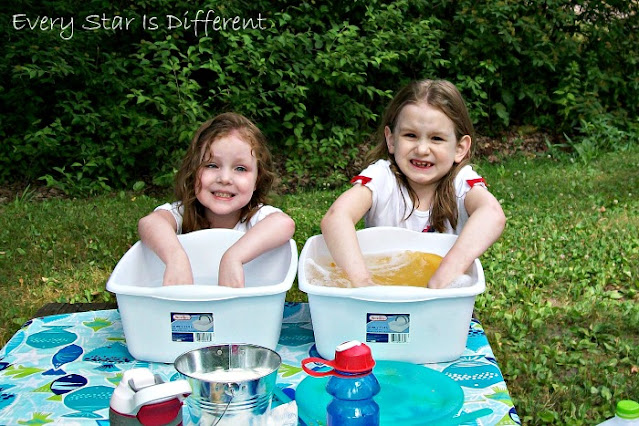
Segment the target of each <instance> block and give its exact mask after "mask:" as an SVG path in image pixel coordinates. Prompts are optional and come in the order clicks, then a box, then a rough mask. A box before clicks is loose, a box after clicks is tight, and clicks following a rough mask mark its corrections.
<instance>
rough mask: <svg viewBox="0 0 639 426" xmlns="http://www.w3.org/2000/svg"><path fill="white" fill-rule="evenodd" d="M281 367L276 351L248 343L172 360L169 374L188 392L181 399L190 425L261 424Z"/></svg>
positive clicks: (205, 350)
mask: <svg viewBox="0 0 639 426" xmlns="http://www.w3.org/2000/svg"><path fill="white" fill-rule="evenodd" d="M281 363H282V359H281V358H280V356H279V355H278V354H277V352H275V351H273V350H271V349H268V348H264V347H262V346H257V345H248V344H226V345H215V346H209V347H206V348H201V349H195V350H192V351H189V352H186V353H184V354H182V355H180V356H178V357H177V359H176V360H175V363H174V366H175V369H176V370H177V371H178V372H179V373H180V374H181V375H182V376H183V377H184V378H185V379H186V380H187V381H188V382H189V384H190V385H191V389H192V391H193V392H192V393H191V395H190V396H189V397H188V398H186V404H187V406H188V408H189V412H190V417H191V422H192V423H195V424H198V425H206V426H212V425H219V426H222V425H234V426H235V425H246V426H258V425H263V424H266V420H267V415H268V410H269V408H270V405H271V399H272V397H273V388H274V387H275V381H276V379H277V370H278V369H279V367H280V364H281Z"/></svg>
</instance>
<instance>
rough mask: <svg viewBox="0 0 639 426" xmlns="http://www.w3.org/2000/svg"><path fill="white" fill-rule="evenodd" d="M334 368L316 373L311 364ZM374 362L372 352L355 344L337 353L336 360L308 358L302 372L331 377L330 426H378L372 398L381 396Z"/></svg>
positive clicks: (344, 347) (350, 344) (328, 413)
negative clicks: (374, 370)
mask: <svg viewBox="0 0 639 426" xmlns="http://www.w3.org/2000/svg"><path fill="white" fill-rule="evenodd" d="M311 362H314V363H318V364H324V365H327V366H329V367H332V370H329V371H314V370H311V369H309V368H308V367H307V366H306V364H308V363H311ZM374 366H375V361H374V360H373V356H372V354H371V349H370V348H369V347H368V346H367V345H365V344H364V343H361V342H358V341H357V340H352V341H350V342H345V343H342V344H341V345H339V346H338V347H337V348H336V349H335V359H334V360H333V361H328V360H325V359H322V358H315V357H311V358H306V359H305V360H303V361H302V368H303V369H304V371H306V372H307V373H308V374H310V375H311V376H314V377H324V376H331V378H330V379H329V381H328V383H327V385H326V391H327V392H328V393H329V394H331V395H332V396H333V399H332V401H331V402H330V403H329V404H328V407H326V420H327V423H328V426H338V425H339V426H379V405H377V403H376V402H375V400H374V399H373V397H374V396H375V395H377V394H378V393H379V390H380V387H379V382H378V381H377V378H376V377H375V375H373V367H374Z"/></svg>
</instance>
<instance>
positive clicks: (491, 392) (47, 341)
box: [0, 303, 520, 426]
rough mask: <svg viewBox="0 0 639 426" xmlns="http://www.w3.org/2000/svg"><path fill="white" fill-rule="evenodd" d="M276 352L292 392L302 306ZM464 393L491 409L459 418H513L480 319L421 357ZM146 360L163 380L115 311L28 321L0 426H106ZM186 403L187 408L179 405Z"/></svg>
mask: <svg viewBox="0 0 639 426" xmlns="http://www.w3.org/2000/svg"><path fill="white" fill-rule="evenodd" d="M276 350H277V352H278V353H279V354H280V356H281V357H282V365H281V367H280V369H279V373H278V379H277V384H278V386H279V387H280V388H282V389H283V390H284V393H285V394H287V395H288V396H290V397H292V398H294V395H295V387H296V386H297V385H298V384H299V383H300V382H301V381H302V380H303V379H304V378H305V377H307V375H306V373H304V372H303V370H302V368H301V361H302V360H303V359H304V358H307V357H309V356H318V354H317V352H316V350H315V346H314V338H313V330H312V325H311V321H310V313H309V309H308V305H307V304H304V303H287V304H286V306H285V310H284V319H283V323H282V334H281V337H280V341H279V344H278V346H277V349H276ZM427 366H428V367H429V368H432V369H434V370H437V371H440V372H443V373H444V374H446V375H447V376H449V377H450V378H452V379H453V380H455V381H456V382H457V383H458V384H459V385H460V386H461V388H462V390H463V392H464V405H463V407H462V409H461V411H460V414H461V413H471V412H474V411H476V410H479V409H484V408H489V409H490V410H488V411H492V413H490V414H487V415H484V416H482V417H480V418H478V419H476V420H473V421H471V422H470V423H463V424H465V425H482V426H483V425H518V424H520V422H519V418H518V416H517V413H516V410H515V407H514V406H513V403H512V400H511V398H510V395H509V393H508V389H507V387H506V384H505V382H504V379H503V376H502V374H501V371H500V370H499V366H498V365H497V361H496V360H495V357H494V355H493V352H492V349H491V348H490V345H489V343H488V340H487V339H486V335H485V333H484V330H483V328H482V326H481V324H480V323H479V322H478V321H477V320H475V319H473V320H472V322H471V324H470V328H469V335H468V343H467V345H466V350H465V351H464V353H463V354H462V356H461V358H460V359H458V360H456V361H454V362H449V363H440V364H428V365H427ZM138 367H146V368H149V369H151V370H152V371H153V372H154V373H157V374H159V375H160V376H162V378H163V379H164V380H165V381H168V380H176V379H178V375H177V372H176V371H175V369H174V368H173V366H172V365H171V364H161V363H149V362H143V361H137V360H135V359H134V358H133V357H132V356H131V355H130V354H129V352H128V350H127V347H126V343H125V341H124V334H123V331H122V324H121V322H120V314H119V313H118V311H117V310H115V309H114V310H103V311H90V312H80V313H71V314H61V315H52V316H47V317H43V318H35V319H33V320H31V321H29V322H27V323H26V324H25V325H24V326H23V327H22V328H21V329H20V330H19V331H18V332H17V333H16V334H15V335H14V336H13V337H12V338H11V339H10V340H9V342H7V344H6V345H5V347H4V348H2V350H0V425H44V424H56V423H63V424H65V425H75V424H77V425H96V424H97V425H108V424H109V420H108V419H109V410H108V407H109V400H110V398H111V394H112V393H113V390H114V389H115V387H116V386H117V385H118V383H119V382H120V380H121V378H122V374H123V371H125V370H128V369H131V368H138ZM185 409H186V408H185Z"/></svg>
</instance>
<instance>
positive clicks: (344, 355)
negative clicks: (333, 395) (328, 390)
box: [302, 340, 375, 377]
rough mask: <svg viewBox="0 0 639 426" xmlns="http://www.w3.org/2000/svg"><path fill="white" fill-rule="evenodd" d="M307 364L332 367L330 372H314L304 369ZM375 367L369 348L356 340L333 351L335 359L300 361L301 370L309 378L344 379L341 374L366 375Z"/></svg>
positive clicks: (312, 358) (307, 359)
mask: <svg viewBox="0 0 639 426" xmlns="http://www.w3.org/2000/svg"><path fill="white" fill-rule="evenodd" d="M309 362H314V363H318V364H324V365H327V366H329V367H333V370H330V371H314V370H311V369H309V368H307V367H306V364H307V363H309ZM374 366H375V360H374V359H373V355H372V353H371V348H369V347H368V346H367V345H366V344H364V343H361V342H359V341H357V340H351V341H349V342H344V343H342V344H341V345H339V346H338V347H337V348H336V349H335V359H334V360H333V361H328V360H325V359H322V358H315V357H311V358H306V359H305V360H303V361H302V368H303V369H304V371H306V372H307V373H308V374H310V375H311V376H315V377H322V376H339V377H344V375H343V374H340V373H347V374H349V375H359V374H368V373H369V372H371V371H372V370H373V367H374Z"/></svg>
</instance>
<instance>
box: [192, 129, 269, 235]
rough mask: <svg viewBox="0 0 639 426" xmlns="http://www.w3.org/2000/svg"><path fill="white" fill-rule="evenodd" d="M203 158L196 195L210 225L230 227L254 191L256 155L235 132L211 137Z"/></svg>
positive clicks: (237, 218)
mask: <svg viewBox="0 0 639 426" xmlns="http://www.w3.org/2000/svg"><path fill="white" fill-rule="evenodd" d="M204 158H205V159H204V163H203V164H202V166H201V167H200V170H199V172H198V179H197V181H196V188H195V196H196V198H197V200H198V201H199V202H200V203H201V204H202V205H203V206H204V208H205V209H206V218H207V219H208V221H209V224H210V226H211V227H214V228H233V227H234V226H235V224H236V223H237V222H238V221H239V219H240V211H241V209H242V207H244V206H246V205H247V204H248V203H249V202H250V201H251V197H252V196H253V192H254V191H255V187H256V182H257V175H258V167H257V159H256V158H255V156H254V155H253V150H252V148H251V145H250V144H249V143H248V142H246V141H245V140H243V139H242V138H241V137H240V134H239V133H238V132H231V133H230V134H228V135H226V136H222V137H220V138H218V139H216V140H215V141H213V143H211V145H210V147H209V152H208V155H206V156H205V157H204Z"/></svg>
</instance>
